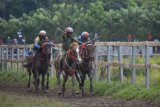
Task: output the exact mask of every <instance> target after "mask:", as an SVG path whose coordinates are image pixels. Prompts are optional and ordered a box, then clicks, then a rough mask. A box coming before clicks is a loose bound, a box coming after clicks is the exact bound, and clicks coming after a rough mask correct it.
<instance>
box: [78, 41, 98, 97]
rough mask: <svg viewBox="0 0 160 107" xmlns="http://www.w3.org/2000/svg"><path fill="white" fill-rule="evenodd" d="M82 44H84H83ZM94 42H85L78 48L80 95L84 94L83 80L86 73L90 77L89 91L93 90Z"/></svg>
mask: <svg viewBox="0 0 160 107" xmlns="http://www.w3.org/2000/svg"><path fill="white" fill-rule="evenodd" d="M83 45H84V44H83ZM94 49H95V48H94V44H93V43H86V44H85V45H84V46H83V49H80V56H81V58H82V61H81V62H80V64H79V66H78V68H79V73H80V77H81V85H80V87H81V90H82V96H84V81H85V78H86V75H88V77H89V79H90V93H91V94H92V91H93V84H92V79H93V54H94Z"/></svg>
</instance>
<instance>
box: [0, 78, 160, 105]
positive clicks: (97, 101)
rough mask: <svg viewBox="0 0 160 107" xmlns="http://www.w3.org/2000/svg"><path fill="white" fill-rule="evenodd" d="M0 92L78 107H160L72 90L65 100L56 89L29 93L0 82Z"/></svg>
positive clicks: (22, 87) (23, 87) (151, 103)
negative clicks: (53, 100) (49, 98)
mask: <svg viewBox="0 0 160 107" xmlns="http://www.w3.org/2000/svg"><path fill="white" fill-rule="evenodd" d="M0 91H1V92H4V93H6V94H9V95H19V96H20V95H23V96H41V97H43V96H45V97H46V96H47V97H51V98H55V99H56V100H58V101H60V102H65V103H68V104H71V105H75V106H76V107H160V104H157V103H155V102H151V101H139V100H124V99H113V98H111V97H109V96H105V97H101V96H95V95H93V96H90V95H89V94H85V96H84V97H81V95H80V94H79V95H73V94H71V91H70V90H67V92H66V96H65V98H62V96H58V94H57V90H56V89H51V90H49V93H47V94H44V93H43V94H42V93H39V94H36V93H35V92H34V87H32V88H31V89H30V90H29V91H28V90H27V88H26V86H23V85H18V84H15V83H7V82H4V81H0Z"/></svg>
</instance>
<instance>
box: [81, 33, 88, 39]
mask: <svg viewBox="0 0 160 107" xmlns="http://www.w3.org/2000/svg"><path fill="white" fill-rule="evenodd" d="M88 37H89V33H88V32H82V34H81V38H82V39H88Z"/></svg>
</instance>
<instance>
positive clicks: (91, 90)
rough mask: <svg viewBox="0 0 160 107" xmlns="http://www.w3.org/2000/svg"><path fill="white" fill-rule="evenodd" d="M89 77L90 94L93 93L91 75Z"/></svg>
mask: <svg viewBox="0 0 160 107" xmlns="http://www.w3.org/2000/svg"><path fill="white" fill-rule="evenodd" d="M89 78H90V94H91V95H92V93H93V83H92V77H89Z"/></svg>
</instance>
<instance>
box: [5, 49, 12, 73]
mask: <svg viewBox="0 0 160 107" xmlns="http://www.w3.org/2000/svg"><path fill="white" fill-rule="evenodd" d="M8 54H11V53H9V49H8V47H7V48H6V59H7V60H8V59H9V57H8ZM6 67H7V72H8V71H9V65H8V61H6Z"/></svg>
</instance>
